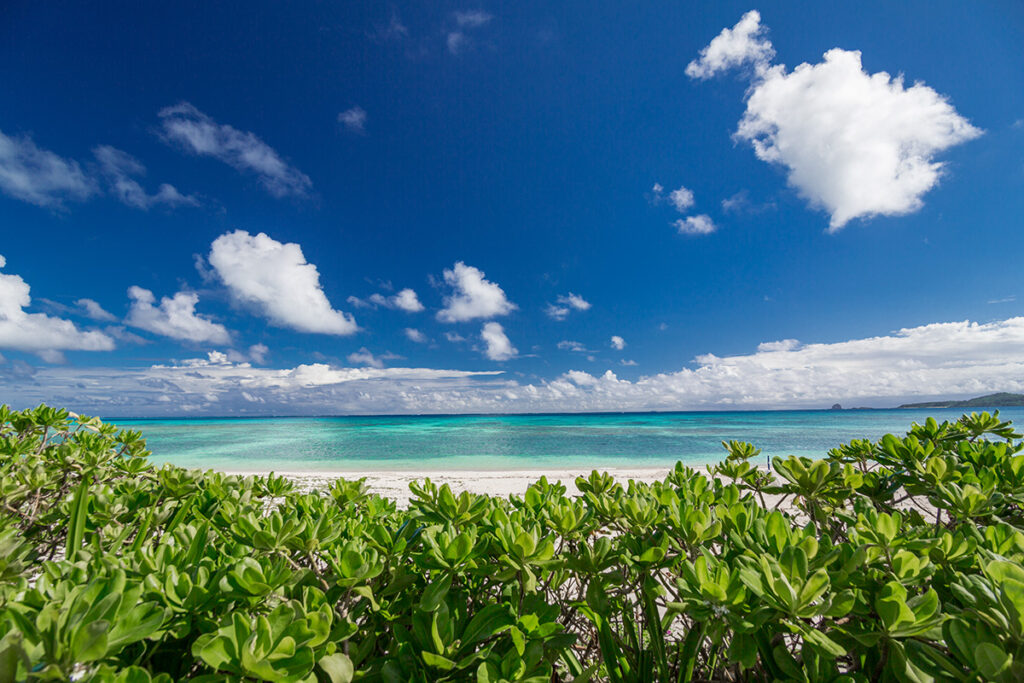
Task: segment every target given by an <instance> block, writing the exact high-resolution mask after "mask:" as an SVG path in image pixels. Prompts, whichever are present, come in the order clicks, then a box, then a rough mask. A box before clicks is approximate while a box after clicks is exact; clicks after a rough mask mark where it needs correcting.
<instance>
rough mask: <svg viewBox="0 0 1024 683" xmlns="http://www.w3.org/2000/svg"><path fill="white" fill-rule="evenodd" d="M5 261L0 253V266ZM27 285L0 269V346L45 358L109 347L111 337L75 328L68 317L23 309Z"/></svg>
mask: <svg viewBox="0 0 1024 683" xmlns="http://www.w3.org/2000/svg"><path fill="white" fill-rule="evenodd" d="M6 265H7V261H6V259H5V258H4V257H3V256H0V268H3V267H5V266H6ZM29 292H30V287H29V285H28V283H26V282H25V281H24V280H23V279H22V278H21V277H20V276H18V275H9V274H7V273H0V348H3V349H13V350H15V351H27V352H30V353H35V354H36V355H38V356H39V357H40V358H42V359H43V360H46V361H48V362H60V361H62V360H63V355H62V354H61V351H110V350H112V349H113V348H114V340H113V339H112V338H111V337H110V336H109V335H107V334H104V333H103V332H97V331H82V330H79V329H78V328H77V327H76V326H75V324H74V323H72V322H71V321H70V320H63V319H61V318H55V317H52V316H49V315H46V314H45V313H26V312H25V309H26V308H27V307H28V306H29V305H30V304H31V303H32V298H31V297H30V296H29Z"/></svg>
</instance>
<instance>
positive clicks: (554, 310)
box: [544, 292, 590, 320]
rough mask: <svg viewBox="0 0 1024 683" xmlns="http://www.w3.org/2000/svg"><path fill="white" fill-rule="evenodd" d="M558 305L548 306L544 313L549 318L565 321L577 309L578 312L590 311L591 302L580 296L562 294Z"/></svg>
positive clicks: (570, 293)
mask: <svg viewBox="0 0 1024 683" xmlns="http://www.w3.org/2000/svg"><path fill="white" fill-rule="evenodd" d="M556 302H557V303H554V304H548V305H547V308H545V309H544V312H545V313H546V314H547V315H548V317H549V318H554V319H555V320H565V319H566V317H567V316H568V315H569V313H570V312H571V311H572V310H573V309H576V310H577V311H586V310H589V309H590V302H589V301H587V300H586V299H584V298H583V297H582V296H580V295H579V294H573V293H572V292H569V293H568V294H561V295H559V296H558V298H557V299H556Z"/></svg>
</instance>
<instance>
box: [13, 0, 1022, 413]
mask: <svg viewBox="0 0 1024 683" xmlns="http://www.w3.org/2000/svg"><path fill="white" fill-rule="evenodd" d="M1022 35H1024V9H1022V7H1021V6H1020V4H1019V3H1015V2H991V3H984V4H978V3H974V4H970V5H967V4H964V3H951V2H942V3H933V2H932V3H923V2H921V3H918V2H907V3H859V4H857V5H856V6H849V7H842V6H834V5H833V4H828V5H824V4H821V3H794V2H786V3H781V2H780V3H758V4H756V5H751V4H749V3H748V4H737V3H731V2H722V3H715V4H713V5H708V4H707V3H680V2H674V3H645V4H643V5H642V6H636V7H634V6H630V7H624V6H622V5H615V4H612V3H573V2H566V3H557V4H555V5H552V4H551V3H535V2H518V3H503V4H496V3H487V2H484V3H443V2H442V3H429V4H427V5H423V4H421V3H416V4H410V5H404V4H400V3H395V4H388V5H374V6H372V7H371V6H359V4H357V3H299V4H296V3H291V4H282V3H262V2H252V3H217V4H210V3H175V4H174V5H173V6H171V5H167V4H164V5H154V4H152V3H142V4H139V3H103V6H102V7H95V6H92V5H87V4H85V3H28V2H15V3H8V4H6V5H5V6H4V7H3V8H2V9H0V79H2V82H3V83H4V90H5V96H4V98H3V100H2V102H0V135H2V137H0V226H2V235H3V239H2V240H0V265H2V268H0V358H2V361H0V386H2V387H3V388H4V391H3V395H0V401H6V402H11V403H14V404H18V405H28V404H32V403H36V402H39V401H44V400H45V401H49V402H59V403H61V404H64V405H68V406H69V407H72V408H78V409H79V410H81V411H85V412H96V413H101V414H108V415H159V414H167V415H173V414H235V413H247V414H282V413H287V414H293V413H295V414H301V413H317V414H324V413H374V412H388V413H390V412H414V413H415V412H464V411H469V412H490V411H499V412H504V411H533V410H644V409H660V410H665V409H701V408H733V407H739V408H757V407H801V406H808V407H827V406H828V405H831V404H832V403H833V402H835V401H841V402H844V403H846V404H850V403H851V402H852V403H855V404H857V405H891V404H892V403H893V402H896V401H899V400H903V399H906V398H910V397H932V396H944V395H957V396H966V395H974V394H977V393H985V392H986V391H990V390H991V391H994V390H1011V391H1012V390H1024V319H1022V318H1020V317H1019V316H1021V314H1022V308H1024V306H1022V304H1024V291H1021V286H1020V276H1019V273H1018V268H1017V267H1016V256H1015V255H1016V254H1019V253H1021V248H1022V246H1024V245H1022V241H1024V237H1022V234H1021V230H1020V227H1021V218H1020V217H1021V215H1024V87H1022V86H1024V47H1022V45H1024V41H1022V40H1021V36H1022ZM715 41H717V42H715ZM830 51H831V52H830ZM856 51H859V55H858V54H857V52H856ZM826 53H828V55H827V56H826ZM858 60H859V61H858ZM883 72H884V73H883ZM659 188H660V189H659ZM405 290H411V292H410V291H405ZM165 298H166V301H165ZM619 347H621V348H619Z"/></svg>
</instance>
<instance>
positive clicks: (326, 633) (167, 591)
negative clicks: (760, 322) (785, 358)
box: [0, 407, 1024, 683]
mask: <svg viewBox="0 0 1024 683" xmlns="http://www.w3.org/2000/svg"><path fill="white" fill-rule="evenodd" d="M1018 439H1020V435H1018V434H1016V433H1014V432H1013V430H1012V428H1011V426H1010V425H1009V424H1008V423H1004V422H1000V420H999V417H998V413H997V414H996V415H988V414H987V413H982V414H980V415H975V414H972V415H970V416H965V417H964V418H962V419H961V420H959V421H958V422H956V423H942V424H938V423H936V422H935V421H934V420H928V421H927V423H926V424H924V425H914V426H913V427H912V428H911V430H910V432H909V433H908V434H907V436H906V437H904V438H899V437H896V436H891V435H890V436H886V437H884V438H883V439H882V440H881V441H879V442H878V443H871V442H868V441H854V442H852V443H850V444H849V445H843V446H840V447H838V448H836V449H834V450H832V451H830V452H829V453H828V456H827V457H826V458H825V459H823V460H814V461H812V460H809V459H804V458H794V457H790V458H786V459H782V458H775V459H774V460H773V462H772V469H773V473H769V472H766V471H764V470H758V469H756V468H755V467H753V465H752V464H751V463H752V459H753V458H754V457H755V456H757V454H758V451H757V449H755V448H754V447H753V446H751V445H749V444H743V443H737V442H731V443H729V444H726V448H727V451H728V457H727V459H726V460H725V461H724V462H723V463H721V464H719V465H717V466H715V467H713V468H710V477H708V476H705V475H702V474H699V473H698V472H696V471H694V470H691V469H689V468H686V467H683V466H682V465H677V466H676V467H675V469H674V471H672V472H671V473H670V474H669V476H668V477H666V479H665V480H664V481H663V482H659V483H655V484H652V485H646V484H641V483H637V482H632V481H630V482H626V483H625V484H621V483H618V482H615V481H614V480H613V479H612V478H611V477H610V476H608V475H607V474H599V473H597V472H594V473H593V474H591V475H590V477H589V478H587V479H583V478H580V479H578V480H577V482H576V483H577V486H578V487H579V489H580V490H581V491H582V492H583V495H582V497H579V498H572V497H567V496H566V495H565V487H563V486H561V485H560V484H553V483H551V482H548V481H547V480H545V479H541V480H540V481H538V482H537V483H535V484H534V485H533V486H531V487H530V488H529V489H528V490H527V491H526V492H525V494H524V495H523V496H521V497H516V496H513V497H511V498H509V499H507V500H506V499H499V498H492V497H487V496H480V495H473V494H469V493H463V494H461V495H458V496H455V495H453V494H452V492H451V491H450V490H449V489H448V487H447V486H442V487H440V488H438V487H437V486H436V485H434V484H432V483H431V482H430V481H429V480H425V481H423V482H422V483H417V484H413V485H412V486H411V488H412V491H413V493H414V497H413V499H412V502H411V504H410V507H409V509H408V510H398V509H396V506H395V504H394V503H393V502H390V501H388V500H385V499H383V498H380V497H379V496H376V495H370V494H368V493H367V491H366V487H365V486H364V484H363V483H362V482H359V481H355V482H353V481H342V480H339V481H337V482H336V483H335V484H334V485H332V486H331V488H330V489H329V490H328V491H326V492H319V493H318V492H314V493H306V494H300V493H297V492H296V491H295V490H294V489H293V487H292V484H291V483H290V482H288V481H286V480H284V479H282V478H281V477H276V476H273V475H270V476H267V477H246V478H243V477H236V476H228V475H224V474H220V473H216V472H212V471H211V472H198V471H189V470H184V469H180V468H175V467H169V466H165V467H162V468H154V467H153V466H152V465H150V464H149V463H148V461H147V455H148V452H147V451H146V450H145V442H144V441H143V440H142V438H141V435H140V434H139V433H137V432H131V431H119V430H118V429H117V428H116V427H114V426H112V425H107V424H101V423H100V421H99V420H97V419H87V418H81V417H77V416H75V415H72V414H69V413H68V412H67V411H63V410H56V409H53V408H47V407H40V408H37V409H35V410H30V411H24V412H12V411H10V410H8V409H7V408H6V407H2V408H0V683H2V682H4V681H15V680H67V679H75V680H85V681H124V682H125V683H129V682H131V683H135V682H140V683H141V682H145V681H154V680H155V681H172V680H180V679H194V680H198V681H241V680H266V681H314V680H319V681H331V682H333V683H344V682H346V681H351V680H357V681H478V682H481V683H483V682H498V681H536V682H537V683H540V682H547V681H588V680H589V681H599V680H600V681H614V682H619V681H712V680H713V681H744V680H746V681H772V680H780V681H781V680H786V681H869V680H872V681H873V680H882V681H931V680H941V681H947V680H948V681H981V680H985V681H1019V680H1022V679H1024V649H1022V645H1024V566H1022V557H1024V533H1022V529H1024V515H1022V509H1024V508H1022V503H1024V455H1022V454H1019V453H1020V451H1021V450H1022V448H1024V443H1022V442H1020V441H1018ZM786 510H790V511H791V512H787V511H786Z"/></svg>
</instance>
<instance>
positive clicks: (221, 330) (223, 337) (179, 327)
mask: <svg viewBox="0 0 1024 683" xmlns="http://www.w3.org/2000/svg"><path fill="white" fill-rule="evenodd" d="M128 297H129V298H130V299H131V300H132V305H131V309H130V310H129V311H128V317H127V318H125V322H126V323H128V324H129V325H131V326H132V327H137V328H139V329H140V330H146V331H147V332H152V333H153V334H159V335H161V336H164V337H170V338H171V339H180V340H182V341H190V342H196V343H207V342H208V343H211V344H229V343H231V335H230V334H228V331H227V328H225V327H224V326H223V325H221V324H220V323H215V322H213V321H212V320H210V319H209V318H208V317H206V316H203V315H199V314H197V313H196V304H198V303H199V295H198V294H195V293H194V292H178V293H177V294H175V295H174V296H173V297H166V296H165V297H163V298H161V299H160V304H159V305H156V306H154V305H153V304H154V303H155V302H156V297H154V296H153V292H151V291H149V290H148V289H143V288H142V287H138V286H133V287H129V288H128Z"/></svg>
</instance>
